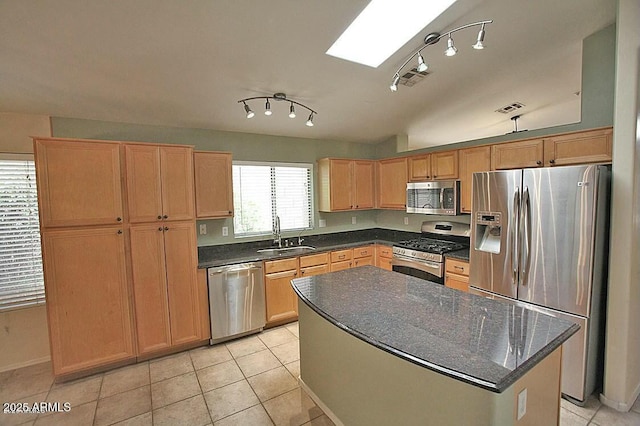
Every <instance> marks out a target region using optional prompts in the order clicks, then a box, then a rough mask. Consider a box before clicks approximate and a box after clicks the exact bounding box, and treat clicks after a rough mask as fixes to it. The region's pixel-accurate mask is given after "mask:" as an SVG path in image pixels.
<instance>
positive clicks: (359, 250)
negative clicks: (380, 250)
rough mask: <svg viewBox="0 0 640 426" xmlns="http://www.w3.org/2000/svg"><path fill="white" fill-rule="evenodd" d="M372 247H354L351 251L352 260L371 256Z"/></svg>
mask: <svg viewBox="0 0 640 426" xmlns="http://www.w3.org/2000/svg"><path fill="white" fill-rule="evenodd" d="M373 252H374V248H373V246H364V247H356V248H354V249H353V258H354V259H357V258H359V257H369V256H373Z"/></svg>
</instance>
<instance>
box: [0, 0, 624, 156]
mask: <svg viewBox="0 0 640 426" xmlns="http://www.w3.org/2000/svg"><path fill="white" fill-rule="evenodd" d="M367 3H368V1H367V0H349V1H345V0H269V1H260V0H233V1H231V0H186V1H175V0H135V1H134V0H109V1H86V0H58V1H36V0H20V1H18V0H15V1H9V0H0V111H2V112H16V113H28V114H45V115H51V116H57V117H73V118H85V119H95V120H105V121H117V122H129V123H139V124H153V125H164V126H178V127H189V128H205V129H217V130H227V131H237V132H247V133H260V134H271V135H283V136H292V137H303V138H315V139H328V140H341V141H354V142H367V143H374V142H380V141H384V140H387V139H388V138H390V137H392V136H394V135H396V134H407V135H408V136H409V144H410V147H411V148H419V147H426V146H430V145H440V144H446V143H453V142H458V141H462V140H469V139H476V138H480V137H487V136H494V135H500V134H504V133H507V132H509V131H511V130H513V122H512V121H511V120H510V119H509V117H510V115H506V116H505V115H504V114H499V113H496V112H495V110H496V109H498V108H500V107H502V106H504V105H506V104H509V103H511V102H514V101H518V102H522V103H523V104H525V105H526V107H525V108H523V109H521V110H520V114H522V118H521V119H520V120H519V123H518V127H519V128H520V129H522V128H527V129H530V130H531V129H535V128H541V127H549V126H552V125H557V124H561V123H567V122H575V121H579V117H580V115H579V114H580V113H579V108H580V100H579V96H576V95H575V92H578V91H580V74H581V73H580V70H581V55H582V53H581V46H582V40H583V39H584V38H585V37H587V36H588V35H590V34H592V33H594V32H596V31H598V30H600V29H602V28H604V27H606V26H607V25H609V24H610V23H612V22H614V20H615V7H616V6H615V5H616V2H615V0H560V1H559V0H486V1H480V0H458V2H457V3H456V4H454V6H452V7H451V8H450V9H449V10H447V11H446V12H445V13H444V14H443V15H441V16H440V17H439V18H438V19H436V21H434V22H433V23H431V24H430V25H429V26H428V27H427V28H425V29H424V30H423V31H421V32H420V33H419V34H418V35H417V36H416V37H414V39H413V40H411V41H409V42H408V43H407V44H406V45H405V46H404V47H403V48H401V49H400V50H399V51H398V52H396V54H394V55H392V56H391V57H390V58H389V59H388V60H387V61H385V62H384V63H383V64H382V65H381V66H380V67H378V68H377V69H373V68H369V67H366V66H363V65H358V64H355V63H350V62H347V61H344V60H341V59H337V58H334V57H332V56H328V55H326V54H325V51H326V50H327V49H328V48H329V47H330V46H331V44H332V43H333V42H334V41H335V40H336V38H337V37H338V36H339V35H340V34H341V33H342V31H343V30H344V29H345V28H346V27H347V26H348V25H349V23H350V22H351V21H352V20H353V18H355V16H357V14H358V13H359V12H360V11H361V10H362V9H363V8H364V6H365V5H366V4H367ZM398 13H411V10H398ZM482 19H493V20H494V23H493V24H491V25H489V26H487V29H486V38H485V44H486V46H487V48H486V49H485V50H483V51H475V50H473V49H471V47H470V46H471V44H473V43H474V42H475V37H476V34H477V28H476V29H468V30H465V31H461V32H459V33H457V34H456V35H454V39H455V41H456V46H457V47H458V55H456V56H454V57H451V58H446V57H445V56H444V55H443V54H442V52H443V51H444V49H445V48H446V43H444V42H443V41H441V42H440V43H438V44H436V45H435V46H429V47H427V48H425V49H424V50H423V55H424V56H425V59H426V61H427V63H429V65H430V71H432V74H430V75H429V76H428V77H427V78H426V79H425V80H424V81H422V82H421V83H419V84H418V85H416V86H414V87H412V88H409V87H404V86H399V90H398V92H397V93H392V92H391V91H390V90H389V84H390V82H391V78H392V76H393V74H394V73H395V71H396V69H397V67H398V66H399V65H400V64H402V62H404V60H405V59H406V58H407V57H408V55H410V54H411V53H412V52H413V51H415V50H416V49H417V48H419V47H421V46H422V38H423V37H424V36H425V35H426V34H427V33H429V32H432V31H438V32H444V31H446V30H448V29H451V28H453V27H454V26H458V25H462V24H466V23H469V22H472V21H477V20H482ZM380 30H381V31H384V28H381V29H380ZM275 92H285V93H286V94H287V95H288V96H289V97H290V98H291V99H294V100H297V101H299V102H301V103H303V104H306V105H308V106H309V107H311V108H313V109H314V110H316V111H318V116H317V117H315V119H314V122H315V124H316V125H315V126H314V127H312V128H309V127H307V126H305V125H304V122H305V121H306V115H305V114H300V113H299V114H298V118H296V119H295V120H291V119H289V118H288V117H287V112H288V104H283V103H278V104H275V103H273V102H272V109H273V111H274V114H273V115H272V116H271V117H266V116H264V115H263V114H262V113H261V112H262V111H263V107H264V105H263V103H262V102H254V103H252V104H251V106H252V108H253V109H254V110H255V111H256V117H254V118H253V119H251V120H247V119H246V118H245V116H244V111H243V109H242V106H241V104H238V103H237V101H238V100H239V99H241V98H246V97H251V96H270V95H272V94H273V93H275ZM511 115H515V113H514V114H511Z"/></svg>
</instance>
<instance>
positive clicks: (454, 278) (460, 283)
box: [444, 273, 469, 293]
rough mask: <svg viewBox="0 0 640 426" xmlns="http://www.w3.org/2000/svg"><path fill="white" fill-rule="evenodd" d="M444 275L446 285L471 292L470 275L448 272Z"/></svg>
mask: <svg viewBox="0 0 640 426" xmlns="http://www.w3.org/2000/svg"><path fill="white" fill-rule="evenodd" d="M444 277H445V278H444V285H445V287H449V288H455V289H456V290H461V291H465V292H467V293H468V292H469V277H466V276H464V275H457V274H450V273H446V274H445V275H444Z"/></svg>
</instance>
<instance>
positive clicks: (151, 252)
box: [130, 221, 208, 355]
mask: <svg viewBox="0 0 640 426" xmlns="http://www.w3.org/2000/svg"><path fill="white" fill-rule="evenodd" d="M130 233H131V260H132V261H131V265H132V267H131V269H132V278H133V291H134V300H135V311H136V330H137V336H138V352H139V354H141V355H144V354H148V353H153V352H156V351H159V350H162V349H166V348H169V347H171V346H175V345H180V344H184V343H190V342H195V341H198V340H203V339H205V338H206V332H207V331H208V330H202V325H203V322H204V321H203V320H202V318H201V314H202V308H201V305H202V303H201V300H200V299H201V298H202V290H201V289H200V290H199V288H198V287H199V286H198V280H197V275H196V274H197V271H196V268H197V264H198V262H197V255H196V249H195V247H196V240H195V238H196V236H195V229H194V225H193V222H192V221H187V222H171V223H166V224H155V223H151V224H143V225H133V226H131V229H130Z"/></svg>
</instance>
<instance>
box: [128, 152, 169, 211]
mask: <svg viewBox="0 0 640 426" xmlns="http://www.w3.org/2000/svg"><path fill="white" fill-rule="evenodd" d="M124 152H125V162H126V168H127V174H126V175H127V203H128V209H129V221H130V222H131V223H140V222H154V221H158V220H161V219H162V190H161V187H160V148H158V147H157V146H153V145H125V147H124Z"/></svg>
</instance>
